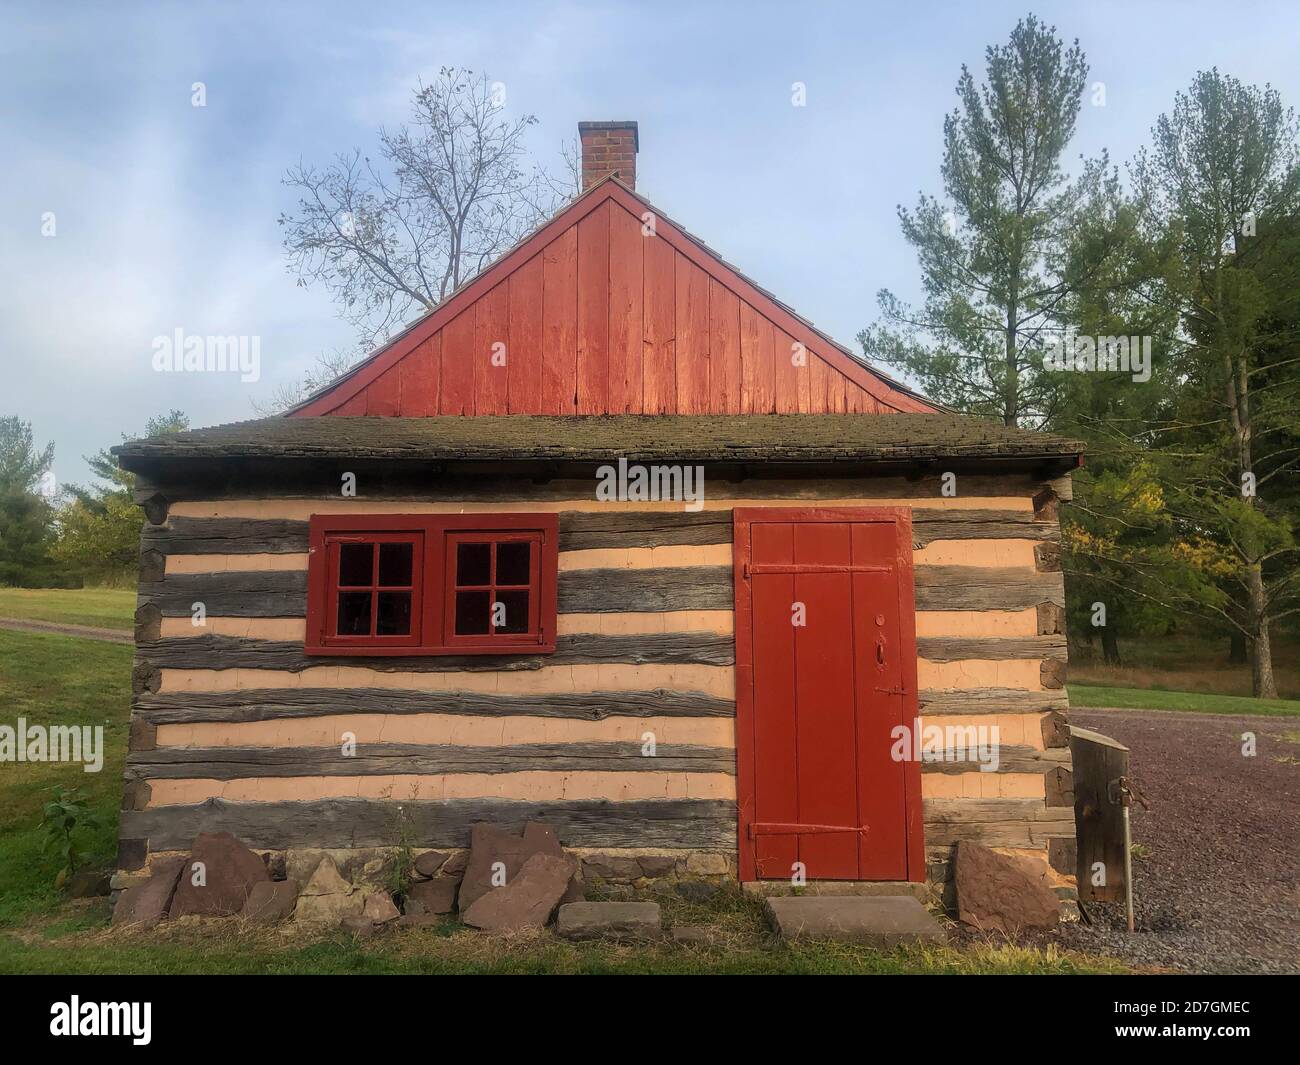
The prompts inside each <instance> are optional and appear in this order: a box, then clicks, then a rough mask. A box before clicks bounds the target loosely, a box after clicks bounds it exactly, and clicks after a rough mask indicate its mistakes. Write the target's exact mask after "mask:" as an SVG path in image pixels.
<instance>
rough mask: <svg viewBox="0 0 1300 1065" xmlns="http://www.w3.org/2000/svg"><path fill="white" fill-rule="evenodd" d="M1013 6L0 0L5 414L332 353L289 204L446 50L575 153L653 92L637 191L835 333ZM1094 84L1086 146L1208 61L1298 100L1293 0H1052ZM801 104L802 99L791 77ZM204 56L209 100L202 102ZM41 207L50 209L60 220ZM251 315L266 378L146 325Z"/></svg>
mask: <svg viewBox="0 0 1300 1065" xmlns="http://www.w3.org/2000/svg"><path fill="white" fill-rule="evenodd" d="M1028 10H1030V8H1029V7H1028V6H1027V4H1026V2H1025V0H1021V2H1020V3H1003V2H1001V0H984V2H981V3H974V4H972V3H957V2H953V3H935V2H925V0H921V2H917V0H913V2H909V3H864V2H861V0H859V2H852V3H843V4H833V3H825V4H823V3H816V2H813V0H804V2H800V3H789V2H785V3H774V4H763V3H743V4H741V3H737V4H723V3H710V2H708V0H691V2H689V3H681V4H677V3H674V2H672V0H659V2H656V3H653V4H647V5H644V6H641V5H637V4H633V3H605V4H583V3H570V4H545V3H526V4H511V3H507V2H504V0H493V2H489V3H472V2H459V3H443V2H439V0H422V2H418V3H404V2H393V3H384V4H369V5H367V4H357V3H348V4H333V3H328V2H313V3H274V2H267V0H263V2H260V3H250V4H241V3H235V2H226V3H204V2H200V0H192V2H187V3H179V2H177V3H157V4H153V3H142V2H136V3H131V2H127V0H122V2H118V3H78V2H74V0H66V2H60V3H57V4H56V3H50V2H48V0H42V2H33V3H24V2H17V3H15V2H14V0H5V2H4V3H3V5H0V17H2V18H3V24H2V25H3V32H2V33H0V101H3V104H4V111H3V121H2V122H0V195H2V197H3V203H4V210H3V212H0V225H3V234H4V237H3V241H0V310H2V311H3V317H2V318H0V323H2V324H0V359H3V368H4V377H3V381H4V385H3V392H2V393H0V414H18V415H20V416H21V417H23V418H26V419H30V420H31V421H32V422H33V424H34V427H35V431H36V434H37V437H38V440H40V441H45V440H50V439H52V440H54V441H55V443H56V445H57V457H56V463H55V471H56V473H57V474H58V476H59V478H60V479H61V480H62V481H68V480H74V481H75V480H78V479H82V478H84V477H85V475H86V470H85V466H84V463H83V462H82V460H81V456H82V455H83V454H86V453H88V452H91V451H93V450H94V449H96V448H98V447H101V446H105V445H108V444H111V443H115V442H117V441H118V439H119V438H120V437H121V435H122V434H123V433H135V432H138V431H139V430H140V429H142V428H143V426H144V423H145V421H146V420H147V419H148V418H149V417H151V416H152V415H155V414H158V413H160V412H163V411H166V410H169V409H171V408H179V409H181V410H184V411H185V412H187V413H188V414H189V415H190V417H191V420H192V421H193V423H194V424H195V425H210V424H216V423H219V422H227V421H236V420H240V419H243V418H247V417H252V416H254V412H253V407H252V404H253V402H254V401H255V400H258V399H262V400H264V399H266V398H267V396H268V395H269V394H270V392H271V391H272V390H273V389H274V387H275V386H276V384H277V383H281V382H287V381H292V380H294V379H295V378H297V377H299V376H300V375H301V373H302V372H303V371H304V370H305V369H306V368H307V367H308V366H309V365H310V364H311V362H312V360H313V357H314V356H315V354H316V353H318V352H320V351H322V350H326V349H329V348H333V347H349V346H351V343H352V341H353V333H352V330H351V329H350V327H348V326H347V325H346V324H345V323H343V322H342V321H340V320H339V319H338V317H337V316H336V315H335V313H334V311H333V308H332V306H331V304H330V302H329V300H328V299H327V298H326V296H325V294H324V293H323V292H320V291H316V290H304V289H302V288H300V287H298V286H297V285H296V284H295V282H294V278H293V277H292V276H291V275H289V274H288V273H287V272H286V270H285V265H284V259H283V255H282V252H281V249H280V244H279V239H280V238H279V232H278V227H277V225H276V217H277V215H278V214H279V213H280V212H281V211H282V210H287V209H290V208H291V207H292V203H293V199H292V197H291V195H290V194H289V191H288V190H287V189H285V188H284V187H283V186H282V185H281V181H280V179H281V176H282V174H283V172H284V170H285V168H286V167H288V166H290V165H292V164H294V163H296V162H297V161H298V160H299V159H301V160H304V161H306V162H317V163H321V162H327V161H328V160H329V159H330V157H331V156H332V155H333V154H334V153H335V152H338V151H342V150H347V149H351V148H353V147H360V148H363V149H366V150H372V149H373V147H374V145H375V130H376V129H377V128H378V127H379V126H380V125H383V124H386V125H389V126H391V125H394V124H396V123H398V122H400V121H401V120H402V119H403V118H404V117H405V115H406V113H407V105H408V101H409V96H410V91H411V88H412V86H413V85H414V84H415V83H416V81H417V80H418V79H420V78H421V77H424V78H425V79H428V78H429V77H430V76H431V75H432V74H433V73H434V72H435V71H436V70H437V69H438V68H439V67H440V66H443V65H459V66H467V67H470V68H472V69H474V70H482V71H486V72H487V73H488V74H489V75H490V77H491V78H492V79H493V80H496V81H501V82H503V83H504V84H505V86H506V89H507V101H508V110H509V111H511V112H514V113H522V112H530V113H532V114H535V115H536V116H537V117H538V119H539V123H538V125H537V126H535V127H534V129H533V134H534V136H533V143H532V148H533V150H534V151H535V152H536V154H537V155H538V156H539V157H540V158H541V159H542V161H544V162H546V163H548V164H553V163H556V162H557V161H558V154H559V146H560V144H561V143H562V142H563V141H564V140H566V139H569V138H571V137H572V136H573V134H574V131H575V125H576V123H577V122H578V121H579V120H580V119H615V118H617V119H636V120H637V121H639V123H640V133H641V154H640V157H639V160H638V189H639V190H640V191H641V192H643V193H644V194H645V195H647V196H648V197H649V198H650V199H651V200H653V201H654V202H655V203H656V204H657V205H658V206H660V207H661V208H662V209H663V210H664V211H665V213H667V214H668V215H669V216H671V217H673V218H674V219H676V220H678V221H680V222H681V223H683V224H684V225H686V226H687V227H688V228H689V229H691V230H692V231H693V232H695V233H696V234H698V235H699V236H700V237H702V238H703V239H704V240H706V241H707V242H708V243H709V244H711V245H712V246H713V247H714V248H716V249H718V250H719V251H720V252H721V253H722V254H723V255H724V256H725V257H726V258H728V259H729V260H730V261H731V262H733V263H735V264H737V265H738V266H739V267H740V268H741V269H743V270H744V271H745V272H746V273H748V274H749V275H750V276H752V277H753V278H754V279H755V280H757V281H758V282H759V283H760V284H762V285H764V286H765V287H767V288H769V289H771V290H772V291H774V292H775V293H776V294H777V295H778V296H779V297H781V298H782V299H783V300H785V301H786V302H788V303H790V304H792V305H793V306H795V307H796V308H797V309H799V310H800V311H801V313H803V314H804V315H805V316H807V317H809V318H811V319H812V320H813V321H814V322H815V323H816V324H817V325H818V326H820V327H822V328H823V329H826V330H827V331H828V332H830V333H831V334H832V335H834V336H836V337H837V338H839V339H840V340H842V341H844V342H846V343H852V342H853V337H854V335H855V334H856V333H857V331H858V330H859V329H860V328H861V327H862V326H863V325H865V324H867V323H868V322H869V321H871V320H872V318H873V317H874V315H875V293H876V291H877V290H878V289H879V288H881V287H882V286H889V287H891V288H893V289H894V290H895V291H897V292H898V293H900V294H901V295H903V296H904V297H905V298H915V297H916V295H917V294H918V288H919V286H918V275H917V268H916V263H915V259H914V257H913V256H912V254H911V252H910V251H909V249H908V247H907V246H906V244H905V243H904V241H903V239H902V237H901V236H900V234H899V230H898V223H897V219H896V216H895V207H896V205H897V204H898V203H900V202H903V203H907V204H911V203H912V202H913V201H914V200H915V199H916V196H917V194H918V192H920V191H922V190H925V191H934V192H939V191H941V190H940V186H939V180H938V167H939V161H940V156H941V139H942V120H943V115H944V113H945V112H946V111H948V110H950V109H951V108H952V107H953V105H954V102H955V97H954V95H953V88H954V85H955V83H956V80H957V76H958V74H959V72H960V68H961V65H962V64H963V63H967V64H969V65H971V66H972V68H973V69H975V70H976V71H979V70H982V63H983V50H984V48H985V46H986V45H987V44H989V43H991V42H994V41H1002V40H1004V39H1005V38H1006V36H1007V34H1008V33H1009V32H1010V30H1011V28H1012V27H1013V26H1014V25H1015V22H1016V20H1017V18H1018V17H1020V16H1022V15H1024V14H1025V13H1026V12H1027V11H1028ZM1033 10H1034V11H1035V12H1036V13H1037V14H1039V15H1040V16H1041V17H1043V18H1044V19H1045V20H1047V21H1049V22H1051V23H1054V24H1055V25H1056V26H1057V28H1058V31H1059V32H1060V33H1061V34H1062V35H1063V36H1065V37H1066V38H1074V37H1077V38H1079V40H1080V43H1081V44H1082V45H1083V47H1084V50H1085V51H1086V52H1087V54H1088V58H1089V60H1090V61H1091V64H1092V76H1091V78H1090V81H1092V82H1103V83H1104V84H1105V106H1104V107H1096V106H1092V105H1091V103H1090V102H1089V100H1087V99H1085V103H1084V107H1083V114H1082V116H1081V119H1080V124H1079V133H1078V136H1077V138H1076V140H1075V143H1074V144H1073V145H1072V150H1071V158H1072V159H1073V158H1074V157H1076V156H1077V155H1078V154H1080V153H1082V154H1087V155H1093V154H1096V153H1098V152H1099V151H1100V150H1101V149H1103V148H1107V149H1109V151H1110V153H1111V156H1112V158H1114V159H1115V160H1117V161H1120V162H1122V161H1124V160H1126V159H1128V158H1130V157H1131V156H1132V154H1133V152H1134V151H1135V150H1136V149H1137V148H1138V147H1139V146H1140V145H1141V144H1143V143H1144V142H1145V141H1146V139H1147V134H1148V131H1149V129H1150V126H1151V123H1152V122H1153V120H1154V119H1155V117H1156V116H1157V115H1158V114H1159V113H1160V112H1161V111H1162V110H1166V109H1168V107H1169V106H1170V103H1171V101H1172V99H1173V95H1174V93H1175V91H1176V90H1178V89H1180V88H1184V87H1185V86H1186V85H1187V84H1188V82H1189V81H1190V79H1191V77H1192V75H1193V74H1194V73H1195V72H1196V71H1197V70H1198V69H1204V68H1208V67H1210V66H1218V67H1219V68H1220V69H1221V70H1224V71H1227V72H1230V73H1233V74H1235V75H1236V76H1238V77H1240V78H1242V79H1245V80H1250V81H1255V82H1259V83H1263V82H1271V83H1273V84H1274V85H1275V86H1276V87H1277V88H1278V89H1279V90H1280V91H1281V92H1282V95H1283V98H1284V99H1285V100H1286V101H1287V102H1288V103H1291V104H1293V105H1300V63H1298V62H1297V54H1298V53H1297V44H1298V42H1300V5H1297V4H1295V3H1293V2H1292V3H1276V4H1267V3H1252V2H1250V0H1235V2H1233V3H1230V4H1229V3H1225V2H1224V0H1217V2H1214V3H1196V2H1188V0H1184V2H1169V3H1158V2H1143V0H1125V2H1121V3H1108V2H1103V0H1092V2H1089V3H1068V4H1067V3H1061V4H1058V3H1041V2H1040V3H1038V4H1036V5H1034V7H1033ZM796 81H800V82H803V83H804V84H805V85H806V86H807V106H805V107H802V108H796V107H792V106H791V84H792V83H793V82H796ZM194 82H203V83H204V84H205V85H206V88H207V105H206V106H205V107H202V108H198V107H194V106H192V105H191V86H192V85H193V83H194ZM51 214H52V216H53V222H54V235H53V236H47V235H44V234H43V232H42V231H43V229H45V230H48V229H49V228H50V227H49V225H48V219H49V216H50V215H51ZM178 328H180V329H183V330H184V331H185V332H186V333H187V334H197V335H203V334H221V335H226V334H243V335H249V336H258V337H260V338H261V351H262V376H261V380H260V381H258V382H257V383H254V384H247V383H241V382H240V381H239V379H238V377H235V376H231V377H216V376H213V375H209V374H188V375H187V374H160V373H156V372H154V371H153V370H152V368H151V366H150V359H151V355H152V344H153V340H154V338H155V337H157V336H159V335H165V334H171V333H173V332H174V331H175V330H176V329H178Z"/></svg>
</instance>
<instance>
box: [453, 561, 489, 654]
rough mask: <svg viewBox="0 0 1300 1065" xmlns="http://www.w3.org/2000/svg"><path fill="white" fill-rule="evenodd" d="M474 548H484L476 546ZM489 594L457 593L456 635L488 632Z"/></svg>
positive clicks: (474, 634) (473, 634)
mask: <svg viewBox="0 0 1300 1065" xmlns="http://www.w3.org/2000/svg"><path fill="white" fill-rule="evenodd" d="M474 546H476V547H478V546H482V545H478V544H475V545H474ZM490 598H491V596H490V595H489V594H488V593H487V592H457V593H456V635H457V636H476V635H483V634H484V633H486V632H487V631H488V621H489V617H490V615H489V610H488V606H489V604H488V600H489V599H490Z"/></svg>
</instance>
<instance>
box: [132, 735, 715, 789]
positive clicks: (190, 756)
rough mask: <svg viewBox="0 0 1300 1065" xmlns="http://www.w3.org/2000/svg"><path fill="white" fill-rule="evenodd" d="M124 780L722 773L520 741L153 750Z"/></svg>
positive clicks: (697, 759)
mask: <svg viewBox="0 0 1300 1065" xmlns="http://www.w3.org/2000/svg"><path fill="white" fill-rule="evenodd" d="M126 761H127V778H128V779H130V780H159V779H165V780H243V779H246V778H249V777H259V778H260V777H360V776H388V775H391V774H416V775H439V774H443V773H524V772H547V773H568V772H575V773H576V772H602V773H730V774H734V773H735V771H736V754H735V752H734V751H731V750H728V749H726V748H722V747H701V746H698V745H695V744H670V743H661V744H659V745H658V746H657V747H656V750H655V754H654V756H653V757H647V756H646V755H644V754H642V748H641V744H639V743H526V744H517V745H513V746H503V747H464V746H456V745H452V744H414V743H362V744H358V745H357V749H356V754H355V755H353V756H350V757H349V756H345V755H344V754H343V753H342V751H341V749H340V748H338V747H159V748H155V749H154V750H150V751H140V752H138V753H133V754H131V755H128V756H127V760H126Z"/></svg>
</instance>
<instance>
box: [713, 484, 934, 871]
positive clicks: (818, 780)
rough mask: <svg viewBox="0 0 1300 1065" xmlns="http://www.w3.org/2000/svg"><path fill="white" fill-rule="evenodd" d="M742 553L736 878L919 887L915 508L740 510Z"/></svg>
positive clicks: (738, 578) (737, 518) (739, 569)
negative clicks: (912, 735)
mask: <svg viewBox="0 0 1300 1065" xmlns="http://www.w3.org/2000/svg"><path fill="white" fill-rule="evenodd" d="M735 546H736V551H735V561H736V666H737V676H736V686H737V690H736V746H737V799H738V806H739V819H740V825H739V827H740V868H741V879H743V880H753V879H788V878H790V877H791V876H793V875H794V874H795V872H796V871H797V870H798V868H799V863H801V864H802V869H803V872H804V874H805V875H806V876H807V878H808V879H824V880H923V879H924V878H925V861H924V849H923V845H922V840H921V816H920V767H919V765H918V764H917V763H915V762H913V761H906V760H896V759H895V758H894V757H893V755H892V751H893V749H894V748H895V747H896V740H897V734H896V733H895V729H896V728H897V727H898V726H900V725H903V726H906V727H907V728H909V729H911V728H912V727H914V725H915V718H916V635H915V616H914V607H913V603H914V600H913V588H912V556H911V519H910V515H909V513H908V512H907V511H906V510H905V509H882V510H864V509H815V510H803V509H793V508H783V509H778V508H771V509H761V510H758V509H755V510H750V509H739V510H737V511H736V512H735ZM907 748H908V749H909V750H910V749H911V744H910V743H909V744H908V745H907Z"/></svg>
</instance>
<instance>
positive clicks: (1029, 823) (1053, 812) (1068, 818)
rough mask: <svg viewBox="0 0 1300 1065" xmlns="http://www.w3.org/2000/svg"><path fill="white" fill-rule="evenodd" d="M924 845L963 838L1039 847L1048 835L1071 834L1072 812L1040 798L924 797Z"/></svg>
mask: <svg viewBox="0 0 1300 1065" xmlns="http://www.w3.org/2000/svg"><path fill="white" fill-rule="evenodd" d="M922 812H923V818H924V822H925V842H926V846H928V847H942V846H950V845H952V844H954V843H959V842H961V841H963V840H968V841H970V842H973V843H982V844H984V845H985V846H987V847H1041V846H1042V845H1043V844H1044V843H1045V842H1046V841H1047V840H1049V839H1052V838H1065V837H1070V838H1073V836H1074V814H1073V811H1070V810H1066V809H1064V808H1062V807H1049V806H1047V805H1046V803H1044V801H1043V800H1042V799H925V800H923V802H922Z"/></svg>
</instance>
